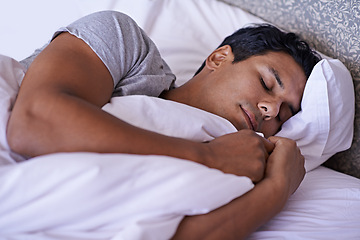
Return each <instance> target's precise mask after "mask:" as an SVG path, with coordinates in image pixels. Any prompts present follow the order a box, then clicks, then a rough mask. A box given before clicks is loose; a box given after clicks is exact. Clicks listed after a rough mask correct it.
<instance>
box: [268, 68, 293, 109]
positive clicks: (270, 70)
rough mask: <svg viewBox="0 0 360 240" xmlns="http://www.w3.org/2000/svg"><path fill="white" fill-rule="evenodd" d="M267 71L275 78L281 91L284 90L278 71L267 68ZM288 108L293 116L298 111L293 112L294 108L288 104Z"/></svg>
mask: <svg viewBox="0 0 360 240" xmlns="http://www.w3.org/2000/svg"><path fill="white" fill-rule="evenodd" d="M268 70H269V72H271V73H272V75H274V77H275V79H276V82H277V83H278V85H279V86H280V87H281V88H282V89H284V88H285V87H284V83H283V82H282V81H281V79H280V76H279V73H278V71H276V70H275V69H274V68H273V67H268ZM288 106H289V108H290V111H291V114H292V115H293V116H294V115H295V114H296V113H297V112H298V111H296V110H295V108H294V106H293V105H291V104H289V105H288ZM299 111H300V110H299Z"/></svg>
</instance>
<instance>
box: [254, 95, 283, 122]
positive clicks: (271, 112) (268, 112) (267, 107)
mask: <svg viewBox="0 0 360 240" xmlns="http://www.w3.org/2000/svg"><path fill="white" fill-rule="evenodd" d="M280 106H281V102H280V101H276V100H274V101H262V102H259V103H258V107H259V109H260V112H261V115H262V116H263V118H264V120H270V119H273V118H275V117H276V116H277V115H278V114H279V111H280Z"/></svg>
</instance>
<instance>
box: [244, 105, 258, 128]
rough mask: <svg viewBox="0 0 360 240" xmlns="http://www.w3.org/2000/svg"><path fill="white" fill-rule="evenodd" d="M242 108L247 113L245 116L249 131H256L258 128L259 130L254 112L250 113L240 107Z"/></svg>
mask: <svg viewBox="0 0 360 240" xmlns="http://www.w3.org/2000/svg"><path fill="white" fill-rule="evenodd" d="M240 108H241V110H243V112H244V113H245V114H244V115H245V120H246V122H247V124H248V126H249V129H252V130H254V131H256V130H257V128H258V124H257V122H256V119H255V115H254V114H253V113H252V112H250V111H248V110H246V109H245V108H243V107H242V106H240Z"/></svg>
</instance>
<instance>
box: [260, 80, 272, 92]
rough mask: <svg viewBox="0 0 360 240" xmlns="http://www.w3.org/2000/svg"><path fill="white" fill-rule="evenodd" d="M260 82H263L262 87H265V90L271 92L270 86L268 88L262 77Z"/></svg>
mask: <svg viewBox="0 0 360 240" xmlns="http://www.w3.org/2000/svg"><path fill="white" fill-rule="evenodd" d="M260 82H261V85H262V86H263V88H264V89H265V90H266V91H270V88H268V86H266V84H265V81H264V79H263V78H262V77H260Z"/></svg>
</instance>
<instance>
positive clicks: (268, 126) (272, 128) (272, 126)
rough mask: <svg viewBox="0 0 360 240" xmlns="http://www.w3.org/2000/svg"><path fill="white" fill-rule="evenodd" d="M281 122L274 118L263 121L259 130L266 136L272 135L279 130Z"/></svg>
mask: <svg viewBox="0 0 360 240" xmlns="http://www.w3.org/2000/svg"><path fill="white" fill-rule="evenodd" d="M280 127H281V124H280V123H279V122H278V121H277V120H276V119H271V120H269V121H265V122H263V124H262V127H261V132H262V133H263V134H264V136H265V137H266V138H268V137H270V136H274V135H275V134H276V133H277V132H278V131H279V130H280Z"/></svg>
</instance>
